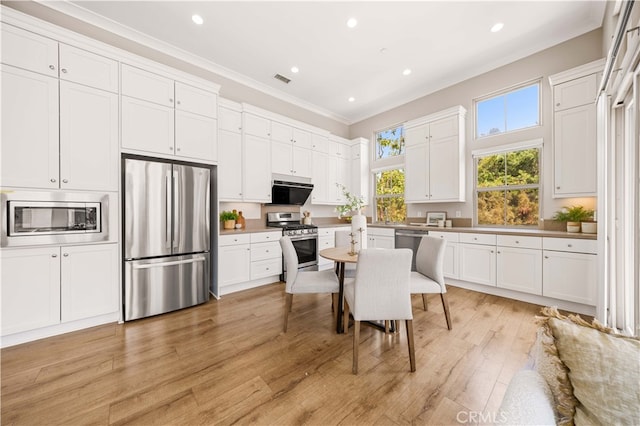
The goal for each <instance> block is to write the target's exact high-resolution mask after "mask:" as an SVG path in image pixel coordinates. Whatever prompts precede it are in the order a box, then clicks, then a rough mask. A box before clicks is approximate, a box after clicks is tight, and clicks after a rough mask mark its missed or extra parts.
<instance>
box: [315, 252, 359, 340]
mask: <svg viewBox="0 0 640 426" xmlns="http://www.w3.org/2000/svg"><path fill="white" fill-rule="evenodd" d="M350 252H351V249H350V248H349V247H348V246H345V247H332V248H328V249H324V250H320V253H318V254H319V255H320V256H322V257H324V258H325V259H329V260H333V261H334V262H336V264H337V265H338V270H337V271H336V272H337V274H338V281H339V282H340V290H339V293H338V315H337V321H336V333H338V334H341V333H344V326H343V323H342V311H343V309H344V306H343V303H344V301H343V300H344V265H345V264H346V263H357V262H358V253H350Z"/></svg>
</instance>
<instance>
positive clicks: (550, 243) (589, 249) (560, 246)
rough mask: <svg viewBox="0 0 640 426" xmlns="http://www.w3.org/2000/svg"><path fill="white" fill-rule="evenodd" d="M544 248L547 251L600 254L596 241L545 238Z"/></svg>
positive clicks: (543, 241) (543, 240)
mask: <svg viewBox="0 0 640 426" xmlns="http://www.w3.org/2000/svg"><path fill="white" fill-rule="evenodd" d="M542 248H543V249H545V250H556V251H568V252H572V253H591V254H596V253H597V252H598V242H597V241H596V240H578V239H573V238H543V239H542Z"/></svg>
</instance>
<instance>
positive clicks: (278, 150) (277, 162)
mask: <svg viewBox="0 0 640 426" xmlns="http://www.w3.org/2000/svg"><path fill="white" fill-rule="evenodd" d="M292 151H293V147H292V146H291V142H277V141H271V172H272V173H280V174H283V175H292V174H293V166H292V165H291V161H292V159H293V152H292Z"/></svg>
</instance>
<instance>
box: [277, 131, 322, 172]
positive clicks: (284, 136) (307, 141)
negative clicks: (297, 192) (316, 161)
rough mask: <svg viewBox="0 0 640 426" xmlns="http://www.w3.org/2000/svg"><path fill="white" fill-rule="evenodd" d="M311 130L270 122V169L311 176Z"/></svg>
mask: <svg viewBox="0 0 640 426" xmlns="http://www.w3.org/2000/svg"><path fill="white" fill-rule="evenodd" d="M311 165H312V160H311V132H308V131H306V130H302V129H298V128H296V127H293V126H289V125H287V124H283V123H279V122H277V121H272V122H271V171H272V172H273V173H279V174H285V175H292V176H300V177H309V178H310V177H311Z"/></svg>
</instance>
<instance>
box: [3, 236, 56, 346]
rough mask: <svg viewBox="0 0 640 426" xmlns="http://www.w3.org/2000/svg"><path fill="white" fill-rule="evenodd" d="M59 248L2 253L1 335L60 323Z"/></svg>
mask: <svg viewBox="0 0 640 426" xmlns="http://www.w3.org/2000/svg"><path fill="white" fill-rule="evenodd" d="M59 256H60V248H59V247H47V248H31V249H19V250H6V249H5V250H2V251H0V263H1V266H2V267H1V268H0V273H1V277H2V279H1V280H0V286H1V287H2V335H7V334H13V333H19V332H21V331H27V330H33V329H36V328H40V327H46V326H49V325H54V324H58V323H59V322H60V258H59Z"/></svg>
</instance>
